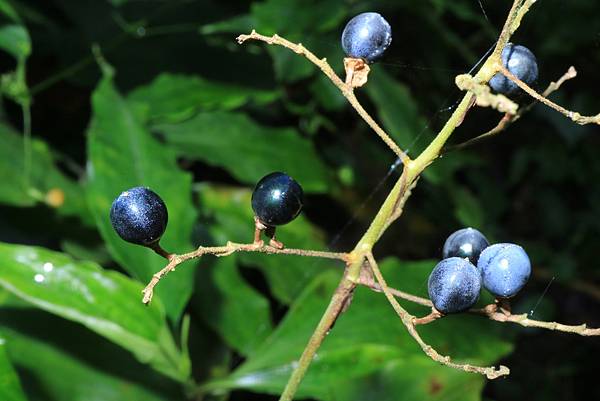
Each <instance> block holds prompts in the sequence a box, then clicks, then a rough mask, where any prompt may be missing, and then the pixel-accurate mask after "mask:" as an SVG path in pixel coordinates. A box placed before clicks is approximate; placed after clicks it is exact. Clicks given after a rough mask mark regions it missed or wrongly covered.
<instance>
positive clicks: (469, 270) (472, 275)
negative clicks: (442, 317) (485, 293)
mask: <svg viewBox="0 0 600 401" xmlns="http://www.w3.org/2000/svg"><path fill="white" fill-rule="evenodd" d="M427 288H428V290H429V298H430V299H431V302H433V306H435V309H437V310H438V311H440V312H442V313H458V312H462V311H465V310H467V309H469V308H470V307H472V306H473V305H475V303H476V302H477V300H478V299H479V292H480V291H481V274H480V273H479V271H478V270H477V268H476V267H475V266H473V264H472V263H471V262H469V261H468V260H467V259H464V258H457V257H453V258H448V259H444V260H442V261H441V262H440V263H438V264H437V266H435V268H434V269H433V271H432V272H431V274H430V275H429V281H428V283H427Z"/></svg>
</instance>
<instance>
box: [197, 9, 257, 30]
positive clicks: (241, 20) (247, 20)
mask: <svg viewBox="0 0 600 401" xmlns="http://www.w3.org/2000/svg"><path fill="white" fill-rule="evenodd" d="M255 26H256V23H255V21H254V18H252V16H250V15H248V14H242V15H237V16H235V17H231V18H228V19H226V20H223V21H219V22H213V23H210V24H206V25H202V26H201V27H200V33H201V34H203V35H213V34H217V33H237V34H240V33H244V32H250V30H251V29H252V28H253V27H255Z"/></svg>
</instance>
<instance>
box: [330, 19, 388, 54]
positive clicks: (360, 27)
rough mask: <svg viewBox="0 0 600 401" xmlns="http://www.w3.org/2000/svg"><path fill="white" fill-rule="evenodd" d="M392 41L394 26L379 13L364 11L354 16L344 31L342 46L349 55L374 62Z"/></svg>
mask: <svg viewBox="0 0 600 401" xmlns="http://www.w3.org/2000/svg"><path fill="white" fill-rule="evenodd" d="M390 43H392V27H391V26H390V24H388V22H387V21H386V20H385V19H384V18H383V17H382V16H381V15H380V14H378V13H362V14H358V15H357V16H356V17H354V18H352V19H351V20H350V21H349V22H348V23H347V24H346V27H345V28H344V31H343V32H342V48H343V49H344V53H346V55H347V56H348V57H352V58H362V59H364V60H366V61H367V62H368V63H372V62H373V61H375V60H377V59H378V58H380V57H381V56H382V55H383V52H385V50H386V49H387V48H388V46H389V45H390Z"/></svg>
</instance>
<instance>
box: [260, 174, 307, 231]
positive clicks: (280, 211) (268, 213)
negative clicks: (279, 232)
mask: <svg viewBox="0 0 600 401" xmlns="http://www.w3.org/2000/svg"><path fill="white" fill-rule="evenodd" d="M303 204H304V191H302V187H301V186H300V184H298V183H297V182H296V181H295V180H294V179H293V178H292V177H290V176H289V175H287V174H285V173H271V174H268V175H266V176H264V177H263V178H261V180H260V181H259V182H258V184H256V188H254V192H253V193H252V209H254V214H255V215H256V217H258V220H259V221H260V222H261V223H263V224H264V225H266V226H270V227H272V226H280V225H282V224H287V223H289V222H290V221H292V220H294V219H295V218H296V217H297V216H298V214H300V211H301V210H302V206H303Z"/></svg>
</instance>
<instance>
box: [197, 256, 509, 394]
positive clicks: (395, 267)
mask: <svg viewBox="0 0 600 401" xmlns="http://www.w3.org/2000/svg"><path fill="white" fill-rule="evenodd" d="M433 264H434V262H433V261H424V262H412V263H402V262H399V261H397V260H395V259H388V260H387V261H385V262H384V263H382V266H381V268H382V271H383V273H384V275H385V276H386V277H387V279H388V281H389V282H390V284H392V283H393V285H396V286H398V287H399V288H401V289H407V290H409V291H414V292H416V293H419V294H420V293H421V292H422V290H419V289H421V288H425V287H426V279H427V276H428V274H429V272H430V271H431V269H432V267H433ZM341 275H342V271H341V269H340V271H339V272H337V273H336V272H329V273H324V274H322V275H320V276H318V277H317V278H316V279H315V280H314V281H313V283H312V284H311V285H310V286H309V287H307V288H306V291H305V292H304V293H303V294H302V295H301V296H300V297H299V298H298V299H297V300H296V302H295V303H294V304H293V305H292V307H291V309H290V311H289V312H288V315H287V316H286V317H285V318H284V320H283V321H282V323H281V324H280V325H279V326H278V327H277V329H276V330H275V332H274V333H273V335H272V336H271V337H269V338H268V339H267V340H266V341H265V342H264V343H263V344H262V346H261V347H259V348H257V349H256V351H255V352H254V353H252V354H251V355H250V356H249V358H248V359H247V361H246V362H245V363H244V364H242V365H241V366H240V367H239V368H238V369H237V370H236V371H234V372H233V373H232V375H230V376H229V377H228V378H226V379H223V380H219V381H214V382H211V383H209V384H207V388H209V389H212V390H215V391H216V390H220V389H225V388H227V389H231V388H244V389H250V390H253V391H258V392H267V393H271V394H277V393H278V392H280V391H281V389H282V388H283V386H284V385H285V382H286V381H287V379H288V377H289V375H290V374H291V372H292V370H293V368H294V366H295V363H296V361H297V359H298V357H299V356H300V354H301V352H302V349H303V348H304V346H305V345H306V342H307V341H308V338H309V337H310V334H311V332H312V330H314V327H315V326H316V324H317V322H318V320H319V319H320V316H321V314H322V312H323V311H324V310H325V307H326V305H327V303H328V302H329V299H330V297H331V295H332V294H333V292H334V290H335V287H336V285H337V282H338V281H339V280H340V278H341ZM415 289H417V291H415ZM410 309H411V310H412V311H415V313H418V314H420V315H424V314H427V313H428V312H429V311H428V310H427V308H423V307H418V308H415V307H411V308H410ZM493 324H494V323H491V322H489V321H487V320H484V319H482V318H480V317H475V316H460V315H459V316H451V317H448V318H446V319H443V320H441V321H439V322H435V323H434V324H431V325H428V326H426V327H423V328H419V330H420V332H421V334H422V335H423V338H424V339H425V340H426V341H428V342H429V343H430V344H431V345H432V346H434V347H435V348H436V349H438V350H439V351H440V352H443V353H448V354H450V355H452V357H453V358H454V360H457V361H468V362H470V363H480V364H492V363H494V362H495V361H496V360H497V359H499V358H500V357H501V356H503V355H506V353H508V352H509V351H510V349H511V346H510V345H509V344H508V343H507V342H506V341H505V340H504V339H502V338H501V337H500V335H499V333H498V332H497V330H495V329H494V326H493ZM466 333H477V336H469V335H465V334H466ZM483 384H484V378H483V377H482V376H480V375H475V374H470V373H465V372H459V371H455V370H452V369H450V368H447V367H443V366H439V365H438V364H437V363H435V362H433V361H431V360H430V359H429V357H427V356H426V355H425V354H423V352H422V350H421V349H420V347H419V346H418V345H417V344H416V342H414V340H413V339H412V338H411V337H410V335H409V334H408V333H407V332H406V330H405V328H404V326H403V325H402V323H401V322H400V320H399V318H398V317H397V315H396V314H395V313H394V311H393V309H392V308H391V306H390V305H389V304H388V303H387V300H386V299H385V297H384V296H383V295H382V294H380V293H374V292H372V291H370V290H368V289H366V288H364V287H360V288H358V289H357V290H356V293H355V295H354V298H353V301H352V304H351V305H350V308H349V309H348V310H347V311H346V312H345V313H344V314H343V315H342V316H341V317H340V318H339V319H338V321H337V322H336V325H335V327H334V328H333V329H332V331H331V332H330V333H329V335H328V336H327V338H326V339H325V341H324V343H323V345H322V346H321V348H320V349H319V351H318V353H317V357H316V358H315V360H314V361H313V363H312V366H311V368H310V369H309V371H308V374H307V376H306V377H305V379H304V381H303V382H302V384H301V386H300V390H299V393H298V396H299V397H312V398H318V399H321V400H348V401H354V400H356V401H359V400H365V399H378V400H379V399H385V400H395V399H397V396H398V394H403V395H404V394H406V398H405V397H403V399H408V400H412V399H414V400H429V399H443V400H446V399H454V398H451V397H456V395H454V394H455V393H456V389H457V388H460V389H461V394H460V395H461V397H460V399H468V400H477V399H479V394H480V390H481V388H482V386H483Z"/></svg>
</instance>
